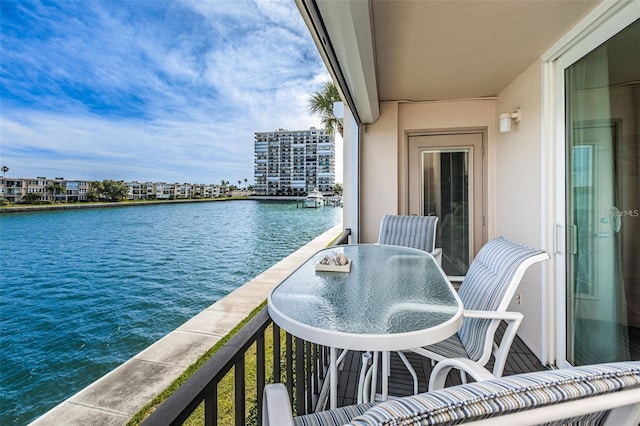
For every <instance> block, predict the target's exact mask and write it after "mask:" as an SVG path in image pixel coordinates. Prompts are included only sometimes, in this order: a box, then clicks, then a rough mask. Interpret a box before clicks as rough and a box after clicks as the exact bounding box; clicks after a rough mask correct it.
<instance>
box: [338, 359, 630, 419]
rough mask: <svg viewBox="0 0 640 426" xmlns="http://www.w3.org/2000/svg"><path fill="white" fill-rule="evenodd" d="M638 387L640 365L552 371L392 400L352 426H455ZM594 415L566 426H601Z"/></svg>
mask: <svg viewBox="0 0 640 426" xmlns="http://www.w3.org/2000/svg"><path fill="white" fill-rule="evenodd" d="M632 386H636V387H640V362H620V363H610V364H600V365H593V366H586V367H576V368H568V369H561V370H549V371H542V372H536V373H527V374H520V375H516V376H508V377H503V378H501V379H495V380H487V381H483V382H477V383H471V384H467V385H460V386H454V387H451V388H446V389H442V390H439V391H436V392H430V393H423V394H420V395H416V396H411V397H405V398H400V399H394V400H389V401H386V402H383V403H380V404H378V405H376V406H375V407H373V408H371V409H370V410H368V411H367V412H366V413H364V414H363V415H361V416H359V417H356V418H354V419H353V420H351V423H349V424H350V425H352V426H364V425H377V426H384V425H394V426H400V425H418V424H420V425H453V424H459V423H462V422H464V421H471V420H480V419H483V418H487V417H491V416H496V415H498V414H507V413H513V412H518V411H524V410H527V409H532V408H539V407H544V406H546V405H551V404H555V403H559V402H565V401H570V400H574V399H580V398H586V397H589V396H595V395H600V394H605V393H610V392H615V391H618V390H621V389H623V388H628V387H632ZM605 414H606V413H594V414H590V415H588V416H583V417H580V418H579V419H566V420H565V421H563V422H559V423H558V424H566V423H567V422H576V421H577V422H584V421H589V420H591V421H593V422H595V423H592V424H598V423H597V422H598V421H599V420H601V418H602V417H604V415H605Z"/></svg>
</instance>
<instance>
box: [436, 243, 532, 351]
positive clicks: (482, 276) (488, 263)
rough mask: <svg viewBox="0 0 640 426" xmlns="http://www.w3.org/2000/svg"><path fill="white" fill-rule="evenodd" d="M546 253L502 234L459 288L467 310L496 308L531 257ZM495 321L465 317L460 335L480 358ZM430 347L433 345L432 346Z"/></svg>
mask: <svg viewBox="0 0 640 426" xmlns="http://www.w3.org/2000/svg"><path fill="white" fill-rule="evenodd" d="M541 253H544V252H543V251H542V250H538V249H533V248H530V247H526V246H523V245H521V244H518V243H515V242H513V241H511V240H508V239H506V238H504V237H498V238H495V239H493V240H491V241H489V242H488V243H487V244H485V245H484V246H483V247H482V249H480V251H479V252H478V255H477V256H476V257H475V259H474V260H473V262H472V263H471V266H470V267H469V270H468V271H467V275H466V276H465V278H464V281H462V284H461V285H460V289H459V292H458V293H459V295H460V299H461V300H462V305H463V306H464V309H465V310H477V311H496V310H498V306H499V305H500V304H501V302H502V301H503V300H504V296H505V293H506V292H507V291H508V289H509V287H510V284H512V281H513V277H514V276H515V274H516V271H517V269H518V267H519V266H520V265H521V264H522V262H524V261H525V260H527V259H528V258H530V257H533V256H536V255H539V254H541ZM490 324H491V320H485V319H478V318H465V320H464V323H463V324H462V327H461V328H460V330H459V331H458V336H459V337H460V341H461V342H462V345H463V346H464V348H465V349H466V351H467V353H468V354H469V355H468V357H469V358H470V359H472V360H474V361H478V360H479V359H480V357H481V356H482V353H483V349H484V340H485V338H486V335H487V329H488V328H489V325H490ZM428 349H430V348H428Z"/></svg>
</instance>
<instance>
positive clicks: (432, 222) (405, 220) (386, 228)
mask: <svg viewBox="0 0 640 426" xmlns="http://www.w3.org/2000/svg"><path fill="white" fill-rule="evenodd" d="M437 226H438V217H437V216H401V215H386V216H384V217H383V218H382V221H381V222H380V234H379V235H378V244H389V245H393V246H403V247H412V248H416V249H419V250H423V251H426V252H427V253H431V255H432V256H433V257H435V259H436V261H437V262H438V265H441V264H442V249H441V248H436V229H437Z"/></svg>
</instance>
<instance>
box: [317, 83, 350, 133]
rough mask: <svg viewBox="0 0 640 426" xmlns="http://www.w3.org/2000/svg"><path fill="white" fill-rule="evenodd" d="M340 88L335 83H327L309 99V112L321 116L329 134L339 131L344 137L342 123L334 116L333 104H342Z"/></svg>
mask: <svg viewBox="0 0 640 426" xmlns="http://www.w3.org/2000/svg"><path fill="white" fill-rule="evenodd" d="M341 101H342V99H341V98H340V93H339V92H338V88H337V87H336V85H335V84H333V82H331V81H329V82H327V83H325V84H324V85H323V86H322V88H321V89H320V90H318V91H317V92H314V93H313V94H312V95H311V97H310V98H309V112H310V113H312V114H316V115H319V116H320V119H321V120H322V124H323V125H324V129H325V130H326V131H327V132H334V131H337V132H338V133H340V136H342V121H341V120H340V119H338V118H336V116H335V115H333V103H334V102H341Z"/></svg>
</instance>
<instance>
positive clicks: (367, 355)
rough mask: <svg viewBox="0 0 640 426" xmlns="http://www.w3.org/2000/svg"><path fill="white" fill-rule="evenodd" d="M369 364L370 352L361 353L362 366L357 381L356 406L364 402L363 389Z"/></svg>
mask: <svg viewBox="0 0 640 426" xmlns="http://www.w3.org/2000/svg"><path fill="white" fill-rule="evenodd" d="M370 363H371V352H363V353H362V365H361V366H360V377H359V379H358V404H361V403H363V402H364V387H365V382H366V380H365V379H366V376H367V373H368V370H369V364H370Z"/></svg>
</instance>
